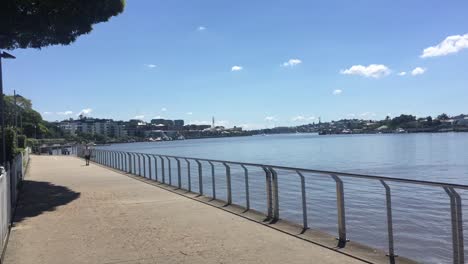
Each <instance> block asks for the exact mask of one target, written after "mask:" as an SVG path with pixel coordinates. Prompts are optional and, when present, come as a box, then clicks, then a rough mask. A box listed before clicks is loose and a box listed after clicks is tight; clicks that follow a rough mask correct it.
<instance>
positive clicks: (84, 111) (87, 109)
mask: <svg viewBox="0 0 468 264" xmlns="http://www.w3.org/2000/svg"><path fill="white" fill-rule="evenodd" d="M92 112H93V109H91V108H85V109H83V110H81V111H80V112H79V113H78V114H77V116H79V115H89V114H91V113H92Z"/></svg>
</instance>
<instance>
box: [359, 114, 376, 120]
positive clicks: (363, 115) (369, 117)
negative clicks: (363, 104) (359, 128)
mask: <svg viewBox="0 0 468 264" xmlns="http://www.w3.org/2000/svg"><path fill="white" fill-rule="evenodd" d="M360 116H361V118H364V119H371V118H374V117H376V116H377V115H376V114H375V113H372V112H365V113H362V114H360Z"/></svg>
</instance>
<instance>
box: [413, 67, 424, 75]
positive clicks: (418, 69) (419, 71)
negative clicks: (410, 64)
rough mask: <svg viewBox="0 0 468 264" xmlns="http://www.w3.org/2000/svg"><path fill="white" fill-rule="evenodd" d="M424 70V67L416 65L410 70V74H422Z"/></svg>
mask: <svg viewBox="0 0 468 264" xmlns="http://www.w3.org/2000/svg"><path fill="white" fill-rule="evenodd" d="M425 72H426V69H425V68H421V67H416V68H414V70H412V71H411V75H413V76H416V75H421V74H424V73H425Z"/></svg>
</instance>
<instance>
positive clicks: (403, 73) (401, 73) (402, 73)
mask: <svg viewBox="0 0 468 264" xmlns="http://www.w3.org/2000/svg"><path fill="white" fill-rule="evenodd" d="M398 75H399V76H405V75H406V72H405V71H402V72H399V73H398Z"/></svg>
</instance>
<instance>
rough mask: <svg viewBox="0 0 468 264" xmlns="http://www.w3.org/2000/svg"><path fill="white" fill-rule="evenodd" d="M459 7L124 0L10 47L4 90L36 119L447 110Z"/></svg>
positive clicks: (240, 121)
mask: <svg viewBox="0 0 468 264" xmlns="http://www.w3.org/2000/svg"><path fill="white" fill-rule="evenodd" d="M181 6H182V7H184V8H181ZM466 8H468V4H467V3H465V2H463V1H455V2H452V3H451V4H450V5H449V4H446V5H441V6H439V5H430V4H427V1H414V2H411V3H407V2H404V1H394V2H392V3H368V2H359V1H358V2H354V3H343V2H341V3H339V2H337V1H329V2H326V3H309V2H308V1H293V2H288V3H274V4H272V3H269V4H268V3H267V2H266V1H259V2H256V3H251V2H247V1H238V2H235V3H229V4H226V3H222V4H221V3H217V2H216V1H202V2H198V3H183V2H179V1H175V2H164V1H156V2H153V1H139V2H129V3H127V7H126V10H125V11H124V13H122V14H121V15H120V16H118V17H115V18H112V19H111V20H110V21H109V22H107V23H103V24H99V25H97V26H96V27H95V29H94V30H93V32H91V33H90V34H89V35H86V36H82V37H80V38H79V39H78V41H77V42H76V43H74V44H72V45H71V46H68V47H66V46H56V47H49V48H44V49H42V50H31V49H28V50H14V51H11V53H13V54H14V55H15V56H16V57H17V59H16V60H14V61H8V62H5V65H4V73H5V74H4V82H5V91H6V93H12V92H13V89H15V90H17V91H18V93H19V94H23V95H24V96H26V97H28V98H31V99H32V101H33V104H34V107H35V108H36V109H37V110H38V111H40V113H41V114H42V116H43V117H44V119H46V120H50V121H54V120H63V119H66V118H69V117H73V118H76V116H77V115H79V114H80V113H83V114H85V115H91V116H93V117H97V118H112V119H114V120H129V119H132V118H138V119H143V120H145V121H149V120H150V119H152V118H156V117H162V118H168V119H177V118H180V119H184V120H186V121H187V122H191V123H208V124H210V123H211V121H210V120H211V117H212V116H213V115H215V116H216V117H217V119H218V120H219V121H217V123H220V124H221V125H224V126H235V125H237V126H242V127H244V128H246V129H256V128H265V127H272V126H281V125H285V126H293V125H300V124H304V123H312V122H317V121H318V117H319V116H320V117H321V118H322V120H324V121H330V120H338V119H343V118H359V119H383V118H384V117H385V116H386V115H390V116H392V117H394V116H398V115H400V114H413V115H417V116H429V115H431V116H435V115H438V114H440V113H443V112H446V113H448V114H450V115H456V114H461V113H464V112H466V108H465V103H464V98H468V90H467V89H466V87H468V80H467V79H466V77H465V74H464V72H465V71H466V69H467V68H468V50H467V49H466V48H468V34H467V29H466V27H465V26H464V25H466V24H467V22H468V19H467V18H466V16H465V14H464V11H463V10H466ZM395 17H398V19H395ZM25 75H26V76H27V78H25Z"/></svg>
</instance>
